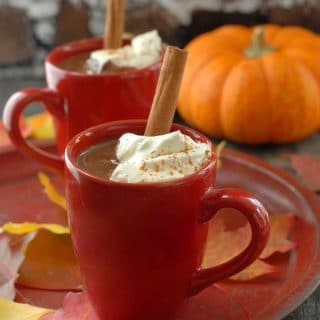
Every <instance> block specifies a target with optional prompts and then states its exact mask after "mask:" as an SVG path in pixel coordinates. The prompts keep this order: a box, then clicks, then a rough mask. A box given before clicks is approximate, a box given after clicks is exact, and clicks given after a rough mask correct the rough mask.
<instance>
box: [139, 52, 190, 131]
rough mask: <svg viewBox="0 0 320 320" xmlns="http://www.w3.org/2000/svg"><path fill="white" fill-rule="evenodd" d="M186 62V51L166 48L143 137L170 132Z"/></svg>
mask: <svg viewBox="0 0 320 320" xmlns="http://www.w3.org/2000/svg"><path fill="white" fill-rule="evenodd" d="M186 60H187V51H185V50H182V49H179V48H177V47H172V46H168V47H167V49H166V52H165V55H164V59H163V64H162V67H161V71H160V76H159V80H158V84H157V88H156V93H155V96H154V98H153V103H152V107H151V111H150V114H149V118H148V123H147V126H146V129H145V132H144V135H145V136H156V135H161V134H165V133H168V132H169V131H170V129H171V125H172V121H173V117H174V112H175V109H176V102H177V99H178V94H179V90H180V85H181V80H182V76H183V71H184V67H185V63H186Z"/></svg>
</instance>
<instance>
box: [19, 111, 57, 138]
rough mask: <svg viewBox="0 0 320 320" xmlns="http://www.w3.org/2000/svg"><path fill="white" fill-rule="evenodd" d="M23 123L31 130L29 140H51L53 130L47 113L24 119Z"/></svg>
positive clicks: (50, 118)
mask: <svg viewBox="0 0 320 320" xmlns="http://www.w3.org/2000/svg"><path fill="white" fill-rule="evenodd" d="M25 122H26V123H27V125H28V126H29V127H30V128H31V135H30V136H31V138H35V139H53V138H54V135H55V134H54V128H53V121H52V117H51V116H50V114H49V113H48V112H41V113H38V114H35V115H33V116H29V117H26V118H25Z"/></svg>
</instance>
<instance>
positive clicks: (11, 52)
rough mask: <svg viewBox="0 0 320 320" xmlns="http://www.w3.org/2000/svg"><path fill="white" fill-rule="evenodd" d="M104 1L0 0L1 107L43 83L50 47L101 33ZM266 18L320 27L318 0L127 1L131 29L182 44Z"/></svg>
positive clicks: (128, 29)
mask: <svg viewBox="0 0 320 320" xmlns="http://www.w3.org/2000/svg"><path fill="white" fill-rule="evenodd" d="M105 3H106V1H105V0H0V111H1V109H2V108H3V105H4V103H5V101H6V100H7V98H8V97H9V96H10V94H12V93H13V92H14V91H16V90H18V89H19V88H24V87H30V86H43V85H44V69H43V61H44V59H45V56H46V54H47V52H48V51H49V50H50V49H52V48H53V47H55V46H57V45H59V44H62V43H65V42H68V41H71V40H75V39H80V38H85V37H90V36H99V35H101V34H102V31H103V27H104V18H105ZM266 22H271V23H278V24H283V25H287V24H297V25H302V26H305V27H307V28H310V29H311V30H314V31H316V32H320V1H319V0H309V1H308V0H127V20H126V24H127V25H126V31H127V32H130V33H134V34H136V33H140V32H143V31H146V30H150V29H154V28H156V29H158V30H159V32H160V34H161V36H162V38H163V40H164V41H166V42H168V43H171V44H176V45H179V46H184V45H185V44H186V43H187V42H188V41H190V39H192V38H193V37H194V36H196V35H198V34H200V33H202V32H204V31H207V30H210V29H213V28H215V27H218V26H221V25H224V24H231V23H232V24H234V23H239V24H245V25H255V24H258V23H266ZM29 111H30V110H29ZM30 112H32V108H31V111H30Z"/></svg>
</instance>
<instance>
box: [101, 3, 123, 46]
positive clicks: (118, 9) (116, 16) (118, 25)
mask: <svg viewBox="0 0 320 320" xmlns="http://www.w3.org/2000/svg"><path fill="white" fill-rule="evenodd" d="M107 1H108V2H107V6H106V22H105V27H104V34H103V47H104V48H105V49H118V48H120V47H121V46H122V35H123V32H124V24H125V0H107Z"/></svg>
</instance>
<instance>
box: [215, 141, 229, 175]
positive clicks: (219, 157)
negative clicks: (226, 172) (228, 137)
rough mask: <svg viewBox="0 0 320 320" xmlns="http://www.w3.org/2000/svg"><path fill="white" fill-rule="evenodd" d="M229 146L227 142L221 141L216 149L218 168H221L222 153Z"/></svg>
mask: <svg viewBox="0 0 320 320" xmlns="http://www.w3.org/2000/svg"><path fill="white" fill-rule="evenodd" d="M226 146H227V141H225V140H223V141H221V142H220V143H219V144H218V145H217V147H216V155H217V168H218V169H219V168H221V165H222V163H221V153H222V151H223V149H224V148H225V147H226Z"/></svg>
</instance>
